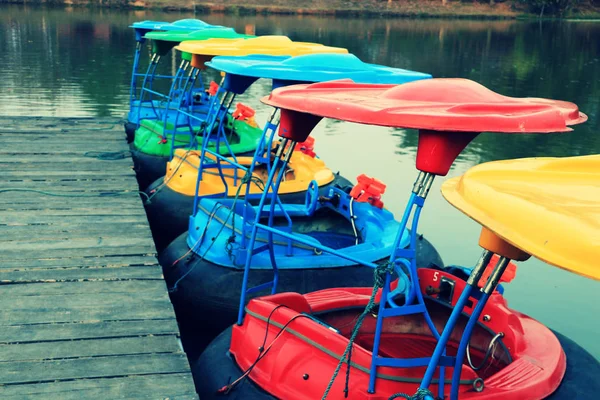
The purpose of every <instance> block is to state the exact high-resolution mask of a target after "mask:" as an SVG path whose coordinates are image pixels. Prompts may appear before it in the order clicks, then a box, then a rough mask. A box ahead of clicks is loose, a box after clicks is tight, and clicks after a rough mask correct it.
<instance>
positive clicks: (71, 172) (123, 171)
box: [0, 166, 135, 181]
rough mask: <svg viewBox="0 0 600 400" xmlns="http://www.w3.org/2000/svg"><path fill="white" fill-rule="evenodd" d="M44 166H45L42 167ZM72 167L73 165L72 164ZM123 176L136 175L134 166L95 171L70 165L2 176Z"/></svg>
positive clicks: (6, 173) (22, 178) (112, 177)
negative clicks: (74, 167) (69, 166)
mask: <svg viewBox="0 0 600 400" xmlns="http://www.w3.org/2000/svg"><path fill="white" fill-rule="evenodd" d="M42 168H43V167H42ZM71 168H72V166H71ZM122 176H126V177H129V176H135V171H134V170H133V169H132V168H118V169H114V170H112V171H110V170H108V169H107V168H98V169H97V170H94V171H82V170H80V169H69V168H68V167H65V168H60V169H55V170H45V171H44V170H42V171H37V170H36V171H10V172H9V171H6V172H3V173H2V176H1V177H0V178H1V179H0V180H2V181H13V180H39V179H45V180H60V179H65V178H72V179H118V178H120V177H122Z"/></svg>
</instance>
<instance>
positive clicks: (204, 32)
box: [144, 27, 256, 43]
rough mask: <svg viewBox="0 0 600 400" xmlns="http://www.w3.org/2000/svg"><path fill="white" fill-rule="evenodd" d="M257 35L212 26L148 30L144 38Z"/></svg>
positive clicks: (177, 39) (183, 39)
mask: <svg viewBox="0 0 600 400" xmlns="http://www.w3.org/2000/svg"><path fill="white" fill-rule="evenodd" d="M253 37H256V36H254V35H244V34H242V33H237V32H236V31H235V30H233V28H225V27H210V28H205V29H201V30H197V31H193V32H188V31H168V32H163V31H152V32H148V33H147V34H146V35H145V36H144V38H145V39H152V40H157V41H164V42H176V43H181V42H186V41H189V40H207V39H246V38H253Z"/></svg>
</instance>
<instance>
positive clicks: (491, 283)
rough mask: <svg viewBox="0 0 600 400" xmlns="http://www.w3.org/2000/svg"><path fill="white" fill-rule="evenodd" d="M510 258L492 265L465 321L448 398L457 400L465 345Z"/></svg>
mask: <svg viewBox="0 0 600 400" xmlns="http://www.w3.org/2000/svg"><path fill="white" fill-rule="evenodd" d="M509 262H510V260H509V259H508V258H505V257H502V258H500V260H499V261H498V263H497V264H496V266H495V267H494V270H493V272H492V274H491V275H490V278H489V279H488V281H487V283H486V284H485V286H484V287H483V290H482V293H483V294H482V295H481V297H480V298H479V301H478V302H477V305H476V306H475V308H474V309H473V312H472V313H471V316H470V317H469V320H468V321H467V325H466V326H465V330H464V331H463V334H462V337H461V340H460V343H459V345H458V350H457V352H456V363H455V365H454V373H453V374H452V388H451V389H450V400H458V388H459V385H460V373H461V366H462V363H463V361H464V358H465V352H466V351H467V345H468V344H469V341H470V340H471V335H472V334H473V329H474V328H475V325H476V324H477V321H478V320H479V316H480V315H481V313H482V311H483V309H484V307H485V305H486V304H487V301H488V299H489V298H490V295H491V294H492V292H493V291H494V289H495V288H496V286H497V285H498V282H499V281H500V277H502V274H503V273H504V271H505V270H506V267H507V266H508V263H509Z"/></svg>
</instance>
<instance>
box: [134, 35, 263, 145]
mask: <svg viewBox="0 0 600 400" xmlns="http://www.w3.org/2000/svg"><path fill="white" fill-rule="evenodd" d="M251 37H254V36H249V35H243V34H240V33H237V32H235V31H234V30H233V29H232V28H224V27H214V28H211V27H207V28H205V29H202V30H199V31H194V32H179V31H168V32H162V31H158V32H156V31H152V32H149V33H147V34H146V35H145V36H144V38H145V39H150V40H151V41H152V57H151V59H150V65H149V67H148V70H147V72H146V75H145V76H144V79H143V84H142V88H141V90H140V99H139V101H138V102H137V103H136V104H137V107H136V109H135V110H133V109H132V110H131V111H130V121H137V128H136V130H135V131H134V132H133V133H132V134H131V138H134V137H135V135H138V140H134V142H133V143H134V147H137V148H139V147H140V145H144V147H143V150H144V151H145V152H146V153H149V154H153V153H156V150H155V149H154V147H155V146H153V144H154V143H157V142H156V140H151V141H148V138H154V139H155V138H156V137H157V136H161V134H160V133H162V132H160V133H158V132H154V130H156V127H160V128H162V127H163V126H165V125H166V124H169V125H171V124H173V123H175V121H174V117H175V116H176V115H177V113H176V112H175V106H174V104H178V102H180V101H181V102H183V103H185V104H189V106H190V108H191V110H192V111H193V112H194V113H195V114H206V112H207V111H208V104H209V94H208V92H207V90H206V89H205V88H204V84H203V82H202V79H196V80H195V83H196V84H197V86H196V87H192V88H191V89H188V90H186V89H187V88H185V84H186V83H189V81H190V79H191V77H190V74H188V73H187V69H188V68H189V64H190V59H191V55H190V54H188V53H182V54H181V63H180V64H179V66H178V68H177V72H176V73H175V75H174V77H173V78H172V79H171V89H170V91H169V92H168V93H161V92H160V91H158V89H157V88H155V87H153V82H154V80H155V78H156V71H157V68H158V64H159V62H160V60H161V59H162V58H164V56H166V55H167V54H168V53H169V52H170V51H171V49H172V48H173V47H175V46H176V45H177V44H179V43H181V42H182V41H186V40H195V41H200V40H207V39H214V38H221V39H232V40H233V39H248V38H251ZM183 94H185V95H186V96H183V97H182V95H183ZM132 114H135V115H134V116H132ZM128 134H129V133H128ZM160 148H162V147H161V146H159V147H158V149H160Z"/></svg>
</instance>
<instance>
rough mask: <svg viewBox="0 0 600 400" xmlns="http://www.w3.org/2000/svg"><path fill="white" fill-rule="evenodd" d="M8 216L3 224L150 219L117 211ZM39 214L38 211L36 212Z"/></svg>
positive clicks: (139, 214) (11, 214)
mask: <svg viewBox="0 0 600 400" xmlns="http://www.w3.org/2000/svg"><path fill="white" fill-rule="evenodd" d="M5 214H8V215H6V218H4V215H3V218H2V225H30V224H35V225H41V224H54V225H74V224H85V223H87V224H99V223H109V222H130V223H144V222H146V221H147V220H148V219H147V218H146V215H142V214H141V213H136V214H134V215H129V214H126V213H119V212H117V211H115V212H114V213H113V214H101V215H88V216H84V215H71V216H69V215H44V214H43V213H39V214H38V215H32V213H28V214H27V213H25V215H24V216H23V218H17V217H15V216H14V215H13V213H12V212H11V213H5ZM36 214H37V213H36Z"/></svg>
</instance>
